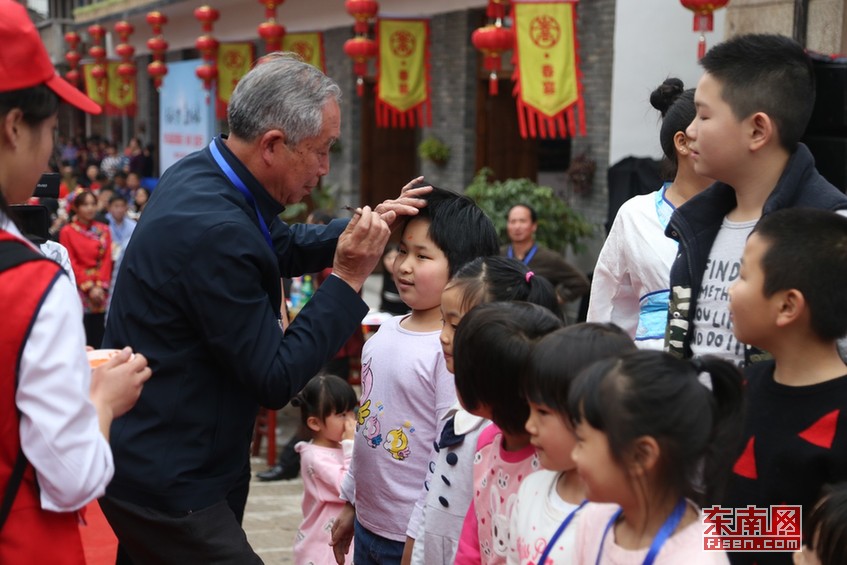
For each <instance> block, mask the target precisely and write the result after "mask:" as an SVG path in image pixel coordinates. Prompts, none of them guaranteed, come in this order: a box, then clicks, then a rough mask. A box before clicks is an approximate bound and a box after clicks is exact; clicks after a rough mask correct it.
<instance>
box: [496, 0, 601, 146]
mask: <svg viewBox="0 0 847 565" xmlns="http://www.w3.org/2000/svg"><path fill="white" fill-rule="evenodd" d="M576 1H577V0H569V1H567V0H552V1H549V2H530V1H521V0H514V1H513V6H514V8H513V12H512V17H513V19H514V26H515V38H516V41H515V60H516V64H515V74H514V76H513V79H514V81H515V90H514V93H515V96H516V98H517V105H518V125H519V127H520V132H521V137H523V138H527V137H541V138H547V137H567V136H568V135H570V136H571V137H573V136H575V135H577V130H578V131H579V135H585V106H584V102H583V97H582V84H581V82H580V79H581V77H582V73H581V72H580V70H579V55H578V53H577V51H578V48H579V45H578V42H577V38H576V17H575V13H574V11H575V6H576Z"/></svg>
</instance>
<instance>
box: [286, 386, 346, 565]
mask: <svg viewBox="0 0 847 565" xmlns="http://www.w3.org/2000/svg"><path fill="white" fill-rule="evenodd" d="M358 403H359V401H358V399H357V398H356V392H355V391H354V390H353V387H351V386H350V385H349V384H348V383H347V382H346V381H344V380H343V379H341V378H339V377H336V376H335V375H318V376H317V377H314V378H313V379H312V380H310V381H309V382H308V383H307V384H306V386H305V387H304V388H303V390H302V391H300V394H298V395H297V396H295V397H294V398H293V399H292V400H291V404H292V405H294V406H299V407H300V418H301V420H302V422H303V425H304V426H305V427H307V428H308V429H309V431H311V433H312V441H310V442H300V443H298V444H297V445H296V447H295V450H296V451H297V452H298V453H299V454H300V474H301V476H302V477H303V523H302V524H301V525H300V529H299V530H298V531H297V537H296V539H295V541H294V561H295V562H296V563H302V564H307V563H313V564H319V563H335V556H334V555H333V552H332V547H330V545H329V542H330V539H331V535H330V532H331V530H332V524H333V522H334V520H335V517H336V516H337V515H338V512H339V511H340V510H341V508H342V507H343V506H344V501H343V500H341V498H339V496H340V493H341V479H343V478H344V473H346V472H347V467H348V466H349V465H350V457H351V456H352V454H353V441H352V440H353V434H354V433H355V431H356V417H355V415H354V410H355V408H356V405H357V404H358ZM350 555H351V556H352V554H350ZM347 562H348V563H350V562H352V560H348V561H347Z"/></svg>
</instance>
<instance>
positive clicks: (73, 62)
mask: <svg viewBox="0 0 847 565" xmlns="http://www.w3.org/2000/svg"><path fill="white" fill-rule="evenodd" d="M80 59H82V55H80V54H79V53H78V52H76V51H68V52H67V53H65V61H67V62H68V65H70V67H71V70H73V69H75V68H76V66H77V65H79V61H80Z"/></svg>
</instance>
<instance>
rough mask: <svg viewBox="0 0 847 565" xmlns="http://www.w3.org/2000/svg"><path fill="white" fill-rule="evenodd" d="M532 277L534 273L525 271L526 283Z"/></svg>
mask: <svg viewBox="0 0 847 565" xmlns="http://www.w3.org/2000/svg"><path fill="white" fill-rule="evenodd" d="M534 275H535V273H533V272H532V271H527V272H526V282H529V279H531V278H532V277H533V276H534Z"/></svg>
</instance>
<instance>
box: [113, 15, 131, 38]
mask: <svg viewBox="0 0 847 565" xmlns="http://www.w3.org/2000/svg"><path fill="white" fill-rule="evenodd" d="M134 31H135V28H134V27H132V24H131V23H129V22H128V21H126V20H121V21H119V22H117V23H116V24H115V33H117V34H118V37H120V38H121V41H124V42H125V41H126V40H127V39H128V38H129V36H130V35H132V32H134Z"/></svg>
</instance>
